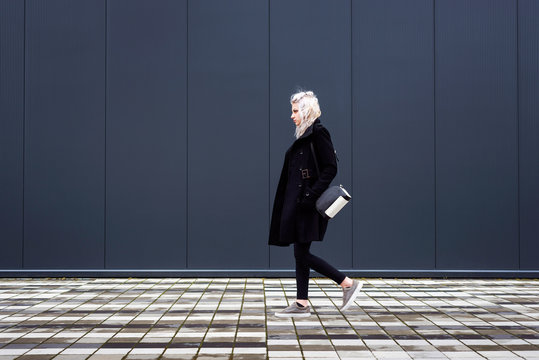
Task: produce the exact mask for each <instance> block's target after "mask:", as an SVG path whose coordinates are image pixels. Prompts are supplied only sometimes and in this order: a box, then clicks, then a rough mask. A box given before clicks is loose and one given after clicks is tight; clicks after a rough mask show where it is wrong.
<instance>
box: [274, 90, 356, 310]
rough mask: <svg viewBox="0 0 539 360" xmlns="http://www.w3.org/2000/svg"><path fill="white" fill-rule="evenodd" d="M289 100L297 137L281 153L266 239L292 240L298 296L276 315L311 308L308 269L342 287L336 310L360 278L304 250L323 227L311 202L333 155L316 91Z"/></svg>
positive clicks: (330, 170)
mask: <svg viewBox="0 0 539 360" xmlns="http://www.w3.org/2000/svg"><path fill="white" fill-rule="evenodd" d="M290 104H291V105H292V116H291V118H292V120H294V123H295V124H296V133H295V136H296V140H295V141H294V143H293V144H292V146H291V147H290V148H289V149H288V150H287V151H286V154H285V159H284V165H283V169H282V171H281V177H280V179H279V185H278V186H277V192H276V194H275V201H274V204H273V213H272V217H271V228H270V235H269V244H270V245H276V246H289V245H290V244H294V257H295V259H296V287H297V299H296V301H295V302H294V303H293V304H292V305H290V306H288V307H287V308H285V309H284V310H282V311H279V312H276V313H275V315H276V316H279V317H307V316H309V315H310V314H311V309H310V307H309V297H308V290H309V271H310V269H313V270H315V271H317V272H318V273H320V274H322V275H324V276H327V277H328V278H330V279H332V280H333V281H335V282H336V283H337V284H339V285H340V286H341V287H342V288H343V303H342V306H341V311H343V310H346V309H347V308H348V307H349V306H350V305H351V304H353V301H354V299H355V298H356V296H357V294H358V293H359V290H360V289H361V286H362V283H361V282H359V281H357V280H352V279H350V278H348V277H347V276H346V275H345V274H343V273H342V272H340V271H339V270H337V269H335V268H334V267H333V266H331V265H330V264H328V263H327V262H326V261H324V260H323V259H321V258H319V257H317V256H315V255H313V254H311V253H310V251H309V249H310V247H311V243H312V242H313V241H322V239H323V237H324V234H325V232H326V228H327V225H328V221H327V220H326V219H324V218H323V217H322V216H321V215H320V214H319V213H318V212H317V210H316V208H315V203H316V199H317V198H318V197H319V196H320V195H321V194H322V193H323V192H324V191H325V190H326V189H327V188H328V187H329V184H330V183H331V181H332V180H333V178H334V177H335V175H336V174H337V161H336V156H335V150H334V149H333V144H332V142H331V137H330V135H329V132H328V130H327V129H326V128H325V127H324V126H322V124H321V123H320V119H319V117H320V115H321V112H320V106H319V105H318V99H317V98H316V95H315V94H314V93H313V92H312V91H307V92H303V91H302V92H299V93H296V94H294V95H292V97H291V98H290ZM311 144H312V145H313V147H311ZM313 149H314V151H315V153H316V159H317V161H318V166H319V174H318V173H317V171H316V167H315V162H314V158H313V153H312V150H313Z"/></svg>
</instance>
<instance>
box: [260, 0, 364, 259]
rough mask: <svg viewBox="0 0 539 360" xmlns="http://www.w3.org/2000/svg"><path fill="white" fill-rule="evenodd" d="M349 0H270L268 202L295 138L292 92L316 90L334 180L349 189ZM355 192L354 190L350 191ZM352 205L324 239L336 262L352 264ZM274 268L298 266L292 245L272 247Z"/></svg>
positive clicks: (318, 248)
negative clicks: (335, 159)
mask: <svg viewBox="0 0 539 360" xmlns="http://www.w3.org/2000/svg"><path fill="white" fill-rule="evenodd" d="M350 69H351V68H350V0H338V1H331V0H316V1H313V0H292V1H290V0H272V1H271V2H270V75H271V77H270V87H271V88H270V101H271V102H270V116H271V117H270V134H271V136H270V141H271V145H270V148H271V150H270V168H271V173H270V178H271V186H270V202H271V205H273V200H274V198H275V191H276V189H277V183H278V182H279V176H280V174H281V169H282V165H283V160H284V154H285V152H286V150H287V149H288V148H289V147H290V145H292V143H293V142H294V140H295V137H294V131H295V125H294V122H293V121H292V119H291V118H290V115H291V110H290V108H291V106H290V95H292V93H294V92H296V90H298V89H299V88H302V89H304V90H312V91H314V93H315V94H316V95H317V97H318V100H319V102H320V109H321V111H322V116H321V118H320V120H321V122H322V124H323V125H324V126H325V127H326V128H327V129H328V130H329V131H330V133H331V137H332V141H333V145H334V146H335V149H336V150H337V152H338V155H339V160H340V161H339V164H338V166H339V169H338V174H337V178H336V179H335V180H334V184H337V183H342V184H344V185H345V187H346V188H348V189H351V182H352V181H351V137H350V131H351V123H350V86H351V85H350V84H351V80H350ZM352 196H354V194H352ZM351 249H352V209H351V207H347V208H345V209H344V210H343V211H342V212H341V213H339V216H338V217H336V218H335V219H333V220H332V221H331V222H330V224H329V226H328V230H327V233H326V236H325V238H324V241H323V242H322V243H318V242H316V243H315V244H314V245H313V247H312V251H313V253H323V254H324V258H325V259H326V260H328V261H329V262H330V263H332V264H333V265H335V266H338V267H344V268H351V267H352V251H351ZM270 259H271V267H272V268H277V269H282V268H292V269H293V268H294V255H293V251H292V249H291V248H280V247H273V246H272V247H271V258H270Z"/></svg>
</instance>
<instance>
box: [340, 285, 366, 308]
mask: <svg viewBox="0 0 539 360" xmlns="http://www.w3.org/2000/svg"><path fill="white" fill-rule="evenodd" d="M362 287H363V282H360V283H359V285H358V286H357V288H356V289H355V290H354V293H353V294H352V296H350V299H348V302H347V303H346V304H345V305H344V306H343V307H342V308H341V311H344V310H346V309H348V308H349V307H350V305H352V304H353V303H354V300H355V299H356V297H357V296H358V294H359V292H360V291H361V288H362Z"/></svg>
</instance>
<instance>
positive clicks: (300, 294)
mask: <svg viewBox="0 0 539 360" xmlns="http://www.w3.org/2000/svg"><path fill="white" fill-rule="evenodd" d="M310 248H311V243H310V242H309V243H294V257H295V258H296V288H297V299H298V300H307V299H308V298H309V297H308V293H309V270H310V269H313V270H315V271H316V272H318V273H320V274H322V275H324V276H326V277H328V278H330V279H332V280H333V281H335V282H336V283H337V284H339V285H341V286H342V287H346V286H350V285H351V284H352V280H351V279H350V278H348V277H347V276H346V275H345V274H343V273H342V272H340V271H339V270H337V269H336V268H334V267H333V266H331V265H330V264H328V263H327V262H326V261H325V260H324V259H321V258H319V257H318V256H316V255H313V254H311V252H310Z"/></svg>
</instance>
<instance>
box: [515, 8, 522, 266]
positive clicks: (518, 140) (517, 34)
mask: <svg viewBox="0 0 539 360" xmlns="http://www.w3.org/2000/svg"><path fill="white" fill-rule="evenodd" d="M518 5H519V0H516V7H517V8H516V20H517V21H516V38H517V39H516V40H517V49H516V50H517V54H516V60H517V61H516V78H517V84H516V85H517V131H516V137H517V219H518V226H517V236H518V268H519V270H520V269H522V264H521V263H522V249H521V246H520V245H521V244H520V226H521V220H520V41H519V37H520V33H519V21H518V20H519V7H518Z"/></svg>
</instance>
